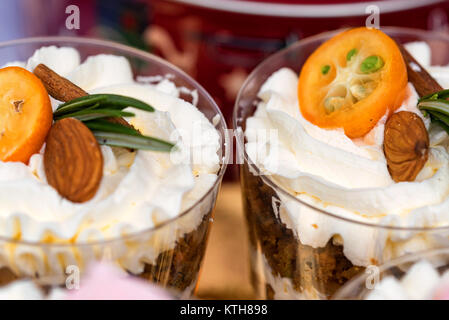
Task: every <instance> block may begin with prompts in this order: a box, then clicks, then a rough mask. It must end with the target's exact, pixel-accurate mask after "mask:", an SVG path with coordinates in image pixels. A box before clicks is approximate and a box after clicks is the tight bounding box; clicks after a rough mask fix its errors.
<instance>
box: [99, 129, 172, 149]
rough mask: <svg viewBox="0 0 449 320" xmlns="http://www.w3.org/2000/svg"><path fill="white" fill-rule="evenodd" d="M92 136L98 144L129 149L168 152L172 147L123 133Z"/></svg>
mask: <svg viewBox="0 0 449 320" xmlns="http://www.w3.org/2000/svg"><path fill="white" fill-rule="evenodd" d="M93 134H94V136H95V137H96V138H97V141H98V143H99V144H104V145H109V146H114V147H124V148H130V149H143V150H152V151H161V152H169V151H171V150H172V148H173V147H174V145H173V144H172V143H169V142H166V141H163V140H160V139H157V138H153V137H147V136H142V135H141V136H132V135H127V134H123V133H115V132H105V131H94V132H93Z"/></svg>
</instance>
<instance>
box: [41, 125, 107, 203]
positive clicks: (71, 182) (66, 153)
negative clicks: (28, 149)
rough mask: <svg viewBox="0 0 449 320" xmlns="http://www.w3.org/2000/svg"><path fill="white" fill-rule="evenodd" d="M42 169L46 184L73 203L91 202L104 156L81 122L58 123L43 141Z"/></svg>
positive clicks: (99, 178) (98, 181)
mask: <svg viewBox="0 0 449 320" xmlns="http://www.w3.org/2000/svg"><path fill="white" fill-rule="evenodd" d="M44 167H45V174H46V176H47V181H48V183H49V184H50V185H51V186H52V187H54V188H55V189H56V190H57V191H58V192H59V194H60V195H61V196H63V197H64V198H66V199H68V200H70V201H73V202H85V201H88V200H90V199H91V198H92V197H93V196H94V195H95V193H96V192H97V190H98V187H99V185H100V182H101V178H102V176H103V155H102V153H101V150H100V146H99V145H98V142H97V140H96V139H95V137H94V135H93V134H92V132H91V131H90V130H89V128H87V127H86V126H85V125H84V124H83V123H82V122H81V121H79V120H77V119H74V118H66V119H62V120H59V121H57V122H56V123H55V124H54V125H53V126H52V128H51V129H50V132H49V133H48V136H47V140H46V147H45V153H44Z"/></svg>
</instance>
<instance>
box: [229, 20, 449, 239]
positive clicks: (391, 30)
mask: <svg viewBox="0 0 449 320" xmlns="http://www.w3.org/2000/svg"><path fill="white" fill-rule="evenodd" d="M347 29H348V28H341V29H337V30H332V31H326V32H322V33H318V34H316V35H313V36H310V37H307V38H304V39H301V40H299V41H297V42H295V43H293V44H291V45H290V46H288V47H286V48H284V49H282V50H280V51H278V52H276V53H274V54H272V55H270V56H269V57H267V58H266V59H265V60H263V61H262V62H261V63H260V64H258V65H257V67H256V68H254V70H253V71H251V73H250V74H249V75H248V77H247V78H246V80H245V82H244V83H243V85H242V86H241V88H240V90H239V92H238V94H237V98H236V100H235V105H234V110H233V116H232V124H233V128H234V130H240V131H241V132H239V134H243V130H242V126H241V125H242V123H241V121H242V119H241V118H240V116H239V113H238V111H239V109H240V107H239V102H240V100H241V98H242V95H243V92H244V90H245V88H246V86H248V84H249V83H250V82H251V80H252V79H253V77H255V76H256V75H257V73H258V72H259V71H260V70H262V69H264V67H265V66H266V65H268V64H270V63H271V61H272V60H273V59H275V58H277V57H280V56H282V55H284V54H286V53H288V52H291V51H293V50H295V49H298V48H299V47H302V46H304V45H307V44H309V43H311V42H314V41H318V40H327V39H329V38H331V37H332V36H334V35H336V34H338V33H340V32H342V31H344V30H347ZM380 30H381V31H384V32H385V33H387V34H388V35H393V36H394V35H399V34H402V35H413V36H421V37H426V36H429V34H432V35H433V36H435V37H439V38H443V39H444V40H445V41H447V42H449V35H448V34H445V33H443V32H437V31H427V30H421V29H414V28H404V27H381V28H380ZM295 71H296V72H298V71H299V70H295ZM239 134H236V136H237V137H239ZM242 137H243V139H240V138H237V139H236V141H237V142H236V148H237V150H238V153H240V154H241V155H242V156H243V158H244V160H245V161H246V162H247V163H248V166H249V167H251V170H254V172H256V173H257V175H258V176H259V177H260V178H261V179H262V180H263V181H264V183H266V184H267V185H269V186H270V187H271V188H273V189H274V190H276V191H278V192H280V193H282V194H283V195H284V196H286V197H287V198H289V199H290V200H292V201H295V202H297V203H299V204H300V205H303V206H306V207H308V208H310V209H313V210H315V211H317V212H320V213H322V214H325V215H327V216H330V217H332V218H335V219H338V220H342V221H346V222H350V223H355V224H358V225H361V226H365V227H374V228H382V229H387V230H393V231H412V232H413V231H414V232H420V231H426V232H439V231H449V225H447V226H442V227H402V226H390V225H382V224H377V223H369V222H363V221H358V220H355V219H350V218H345V217H342V216H339V215H337V214H334V213H332V212H330V211H326V210H323V209H321V208H318V207H316V206H314V205H311V204H309V203H306V202H304V201H302V200H300V199H298V198H296V197H295V196H294V195H293V194H292V193H291V192H289V191H288V190H287V189H285V188H284V187H282V186H281V185H280V184H279V183H278V182H276V181H275V180H273V179H272V178H270V177H269V175H265V174H263V173H262V172H261V171H260V170H259V168H258V167H257V166H256V165H255V164H254V162H252V161H251V159H250V158H249V156H248V154H247V153H246V150H245V142H244V136H242Z"/></svg>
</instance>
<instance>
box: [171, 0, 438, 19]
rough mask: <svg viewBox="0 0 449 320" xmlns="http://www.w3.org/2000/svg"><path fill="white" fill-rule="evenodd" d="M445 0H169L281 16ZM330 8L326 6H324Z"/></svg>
mask: <svg viewBox="0 0 449 320" xmlns="http://www.w3.org/2000/svg"><path fill="white" fill-rule="evenodd" d="M444 1H445V0H414V1H410V0H395V1H385V2H384V1H376V0H372V1H369V2H361V1H360V2H359V3H350V2H348V3H341V4H331V3H329V4H289V3H268V2H256V1H250V0H222V1H212V2H211V1H210V0H169V2H177V3H182V4H185V5H190V6H194V7H200V8H206V9H210V10H219V11H225V12H231V13H236V14H248V15H260V16H275V17H280V18H292V17H295V18H325V17H337V18H341V17H355V16H364V15H366V13H365V9H366V7H367V6H369V5H376V6H378V7H380V10H381V12H382V13H393V12H400V11H404V10H411V9H416V8H421V7H425V6H431V5H434V4H438V3H442V2H444ZM323 9H326V10H323Z"/></svg>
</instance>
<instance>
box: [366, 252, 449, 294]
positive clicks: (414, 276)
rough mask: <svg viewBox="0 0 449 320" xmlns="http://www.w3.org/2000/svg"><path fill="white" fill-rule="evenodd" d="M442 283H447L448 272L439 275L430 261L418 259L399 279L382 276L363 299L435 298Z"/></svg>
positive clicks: (448, 278) (448, 280)
mask: <svg viewBox="0 0 449 320" xmlns="http://www.w3.org/2000/svg"><path fill="white" fill-rule="evenodd" d="M444 284H446V285H447V284H449V272H448V271H446V272H445V273H443V274H442V275H440V274H439V272H438V270H437V269H436V268H435V267H434V265H433V264H432V263H431V262H430V261H427V260H420V261H418V262H416V263H415V264H414V265H413V266H412V267H411V268H410V269H409V270H408V271H407V273H406V274H405V275H404V276H403V277H402V278H401V279H397V278H395V277H393V276H387V277H385V278H383V279H382V280H381V281H380V283H378V284H377V285H376V286H375V287H374V289H372V290H370V291H369V293H368V295H367V296H366V297H365V299H366V300H428V299H432V298H435V297H434V296H435V294H436V291H437V289H438V288H439V287H440V286H443V285H444Z"/></svg>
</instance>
